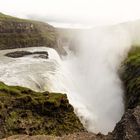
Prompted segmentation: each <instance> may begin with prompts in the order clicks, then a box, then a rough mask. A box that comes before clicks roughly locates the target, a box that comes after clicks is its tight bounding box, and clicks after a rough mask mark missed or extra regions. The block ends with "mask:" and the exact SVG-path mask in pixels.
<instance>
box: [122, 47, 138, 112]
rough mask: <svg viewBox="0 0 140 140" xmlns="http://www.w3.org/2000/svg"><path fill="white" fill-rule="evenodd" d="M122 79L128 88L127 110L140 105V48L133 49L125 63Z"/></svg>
mask: <svg viewBox="0 0 140 140" xmlns="http://www.w3.org/2000/svg"><path fill="white" fill-rule="evenodd" d="M124 64H125V67H124V73H123V75H122V79H123V81H124V85H125V88H126V109H132V108H134V107H136V106H137V105H140V47H133V48H132V49H131V51H130V52H129V54H128V58H127V59H126V60H125V62H124Z"/></svg>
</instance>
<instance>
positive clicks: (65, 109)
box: [0, 82, 84, 138]
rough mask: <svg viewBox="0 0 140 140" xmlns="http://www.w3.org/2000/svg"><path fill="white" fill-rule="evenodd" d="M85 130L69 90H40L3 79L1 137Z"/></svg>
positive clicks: (0, 98) (0, 111)
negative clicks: (7, 83)
mask: <svg viewBox="0 0 140 140" xmlns="http://www.w3.org/2000/svg"><path fill="white" fill-rule="evenodd" d="M83 130H84V128H83V126H82V124H81V123H80V121H79V119H78V118H77V116H76V115H75V114H74V112H73V107H72V106H71V105H70V104H69V102H68V100H67V97H66V95H65V94H60V93H49V92H43V93H38V92H34V91H32V90H30V89H28V88H24V87H19V86H7V85H5V84H4V83H2V82H0V138H3V137H7V136H10V135H15V134H28V135H40V134H49V135H55V136H60V135H63V134H69V133H73V132H79V131H83Z"/></svg>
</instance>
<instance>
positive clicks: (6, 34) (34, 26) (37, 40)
mask: <svg viewBox="0 0 140 140" xmlns="http://www.w3.org/2000/svg"><path fill="white" fill-rule="evenodd" d="M56 42H57V39H56V33H55V29H54V28H53V27H52V26H50V25H48V24H47V23H42V22H37V21H31V20H24V19H19V18H15V17H12V16H8V15H4V14H2V13H0V49H12V48H20V47H21V48H23V47H34V46H47V47H52V48H57V43H56Z"/></svg>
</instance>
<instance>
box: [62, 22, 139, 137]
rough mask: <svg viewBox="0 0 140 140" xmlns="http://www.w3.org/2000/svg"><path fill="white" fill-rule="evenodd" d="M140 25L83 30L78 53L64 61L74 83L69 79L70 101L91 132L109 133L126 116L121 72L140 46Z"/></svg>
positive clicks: (131, 24) (80, 34) (78, 39)
mask: <svg viewBox="0 0 140 140" xmlns="http://www.w3.org/2000/svg"><path fill="white" fill-rule="evenodd" d="M139 23H140V22H139V21H137V22H130V23H125V24H118V25H114V26H104V27H100V28H93V29H89V30H85V31H81V32H80V33H79V34H77V39H76V43H75V46H74V47H76V48H77V49H76V50H77V52H76V53H75V54H73V53H72V52H70V51H68V52H69V55H68V56H67V57H66V58H65V59H64V60H63V67H65V71H67V76H66V77H67V79H68V78H69V79H70V80H71V84H68V83H67V82H66V80H65V82H66V86H67V93H68V97H69V100H70V102H71V104H72V105H73V106H74V108H75V112H76V113H77V115H78V116H79V118H80V119H81V121H82V123H83V124H84V126H85V127H86V128H87V130H88V131H91V132H94V133H98V132H101V133H103V134H107V133H108V132H111V131H112V130H113V129H114V127H115V125H116V123H117V122H118V121H119V120H120V119H121V117H122V115H123V113H124V90H123V84H122V81H121V79H120V76H119V70H120V68H121V64H122V62H123V61H124V59H125V58H126V57H127V54H128V51H129V50H130V48H131V46H132V45H135V44H136V42H137V44H140V43H139V42H140V41H138V39H137V38H138V36H139V33H140V32H139V30H138V28H139V26H140V24H139ZM135 25H137V26H135ZM68 72H69V73H68Z"/></svg>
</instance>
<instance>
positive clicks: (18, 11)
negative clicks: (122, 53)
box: [0, 0, 140, 26]
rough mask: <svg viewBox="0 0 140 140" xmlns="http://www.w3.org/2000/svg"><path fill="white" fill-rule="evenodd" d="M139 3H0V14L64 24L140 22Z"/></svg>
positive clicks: (98, 0) (79, 0)
mask: <svg viewBox="0 0 140 140" xmlns="http://www.w3.org/2000/svg"><path fill="white" fill-rule="evenodd" d="M139 6H140V0H0V11H1V12H4V13H7V14H11V15H15V16H19V17H24V18H25V17H26V18H27V17H32V18H37V19H41V20H44V21H49V22H52V23H53V22H60V23H64V24H67V23H69V24H73V23H74V24H84V25H85V24H87V25H89V24H91V25H93V26H96V25H104V24H112V23H118V22H124V21H129V20H135V19H140V8H139Z"/></svg>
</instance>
